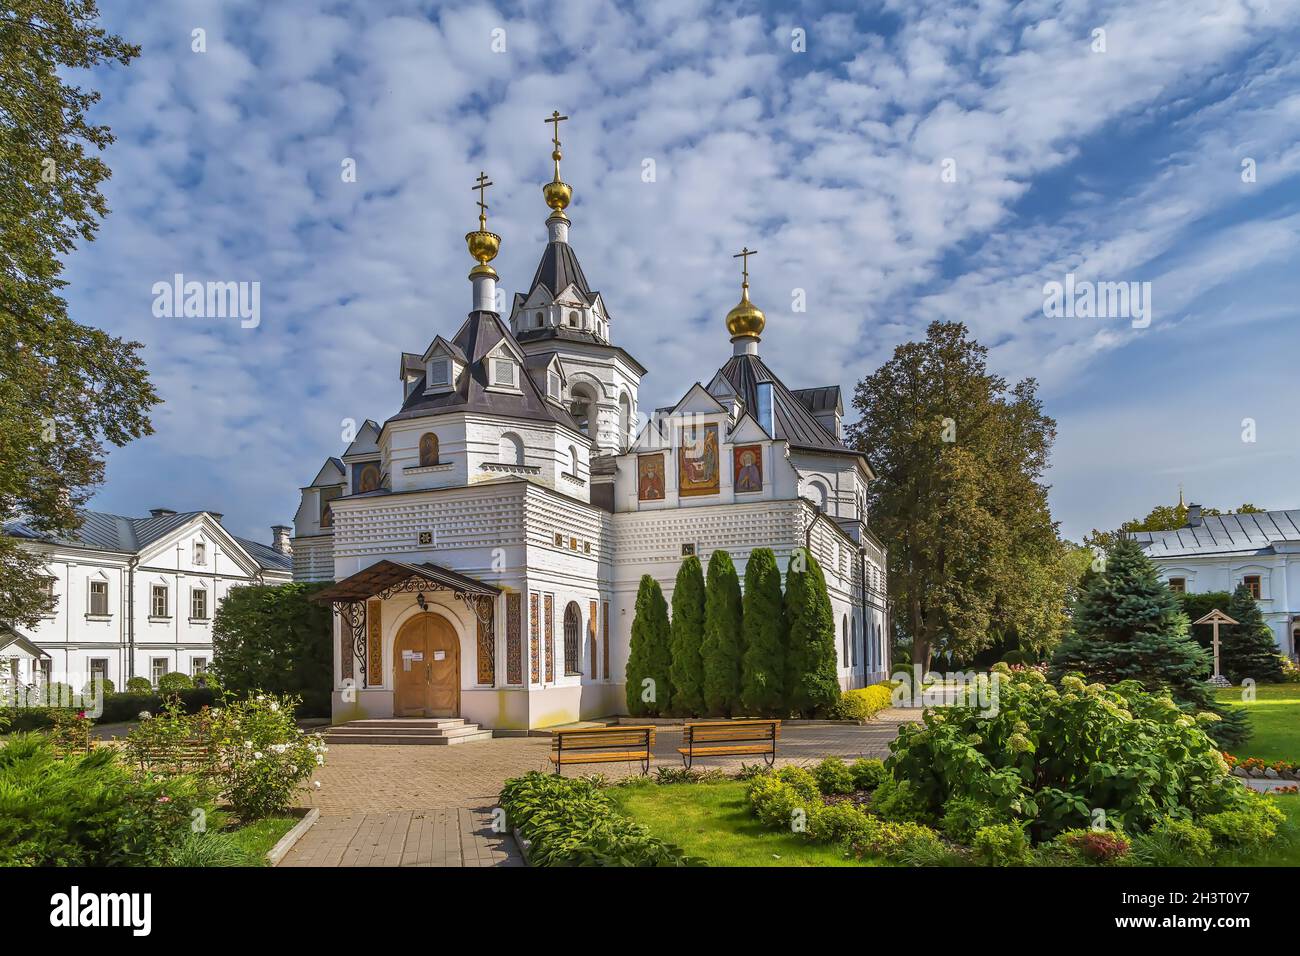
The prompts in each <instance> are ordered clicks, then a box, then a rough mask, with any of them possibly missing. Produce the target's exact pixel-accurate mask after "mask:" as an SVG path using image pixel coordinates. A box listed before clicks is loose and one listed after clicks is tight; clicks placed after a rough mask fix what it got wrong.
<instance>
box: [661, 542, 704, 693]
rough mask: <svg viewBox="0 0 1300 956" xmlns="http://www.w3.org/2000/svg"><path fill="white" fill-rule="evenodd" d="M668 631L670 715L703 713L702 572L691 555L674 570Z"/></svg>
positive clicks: (698, 563)
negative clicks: (675, 578) (670, 683)
mask: <svg viewBox="0 0 1300 956" xmlns="http://www.w3.org/2000/svg"><path fill="white" fill-rule="evenodd" d="M671 631H672V641H671V645H670V647H671V651H672V664H671V666H670V667H669V669H668V675H669V679H670V680H671V682H672V685H673V687H672V691H673V701H672V703H673V713H674V714H677V715H678V716H681V717H694V716H697V715H699V714H701V713H703V712H704V659H703V657H702V656H701V645H702V643H703V640H704V569H703V568H701V567H700V559H699V558H697V557H695V555H691V556H690V557H688V558H687V559H686V560H685V561H683V562H682V566H681V567H680V568H678V569H677V582H676V584H674V585H673V620H672V625H671Z"/></svg>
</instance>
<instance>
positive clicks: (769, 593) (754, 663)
mask: <svg viewBox="0 0 1300 956" xmlns="http://www.w3.org/2000/svg"><path fill="white" fill-rule="evenodd" d="M741 634H742V635H743V639H742V643H743V644H744V647H745V650H744V654H743V655H742V657H741V666H740V703H741V706H742V707H743V708H744V710H745V711H746V712H747V713H750V714H754V715H768V716H770V715H776V716H782V708H783V705H784V704H785V645H786V640H787V638H788V636H789V628H788V627H787V625H786V621H785V600H784V598H783V597H782V595H781V569H780V568H779V567H777V563H776V555H775V554H774V553H773V552H772V549H771V548H755V549H754V550H753V551H751V552H750V555H749V560H748V561H747V562H746V564H745V593H744V596H743V598H742V601H741Z"/></svg>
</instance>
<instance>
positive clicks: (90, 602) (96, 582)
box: [86, 578, 112, 617]
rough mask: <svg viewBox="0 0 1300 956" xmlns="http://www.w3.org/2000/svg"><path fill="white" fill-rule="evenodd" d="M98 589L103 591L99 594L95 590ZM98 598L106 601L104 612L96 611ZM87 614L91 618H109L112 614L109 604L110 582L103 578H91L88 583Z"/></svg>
mask: <svg viewBox="0 0 1300 956" xmlns="http://www.w3.org/2000/svg"><path fill="white" fill-rule="evenodd" d="M97 587H98V588H102V589H103V590H102V591H100V592H97V591H96V590H95V589H96V588H97ZM96 597H102V598H103V599H104V607H103V610H96V609H95V604H96V601H95V598H96ZM86 614H87V615H88V616H89V617H109V616H110V615H111V614H112V612H111V611H110V610H109V603H108V582H107V581H105V580H104V579H103V578H91V579H90V580H89V581H87V582H86Z"/></svg>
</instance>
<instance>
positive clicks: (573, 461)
mask: <svg viewBox="0 0 1300 956" xmlns="http://www.w3.org/2000/svg"><path fill="white" fill-rule="evenodd" d="M569 474H571V475H573V477H574V478H577V477H578V449H577V447H576V446H574V445H570V446H569Z"/></svg>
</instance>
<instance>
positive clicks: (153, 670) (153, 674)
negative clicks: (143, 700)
mask: <svg viewBox="0 0 1300 956" xmlns="http://www.w3.org/2000/svg"><path fill="white" fill-rule="evenodd" d="M169 663H170V662H169V661H168V660H167V658H165V657H151V658H149V678H150V679H149V683H151V684H153V686H154V687H157V686H158V681H159V680H161V679H162V677H163V675H165V674H168V673H170V671H168V670H167V665H168V664H169ZM159 664H162V669H161V671H160V670H159V668H158V665H159Z"/></svg>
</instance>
